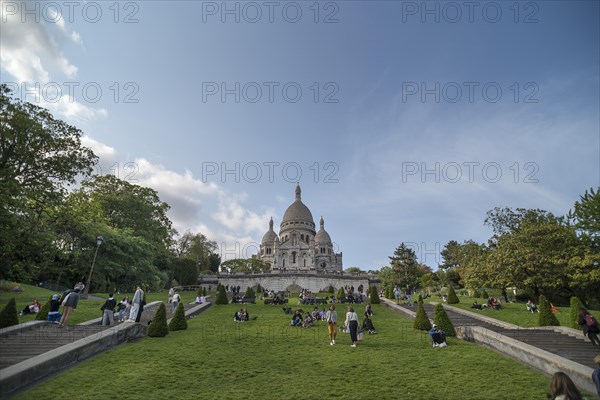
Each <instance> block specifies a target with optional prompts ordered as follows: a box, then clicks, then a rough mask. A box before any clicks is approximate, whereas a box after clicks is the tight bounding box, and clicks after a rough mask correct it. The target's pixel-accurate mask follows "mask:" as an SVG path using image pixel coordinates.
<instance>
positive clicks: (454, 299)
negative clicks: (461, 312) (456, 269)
mask: <svg viewBox="0 0 600 400" xmlns="http://www.w3.org/2000/svg"><path fill="white" fill-rule="evenodd" d="M458 303H460V300H458V296H457V295H456V292H455V291H454V288H453V287H452V285H449V286H448V304H458Z"/></svg>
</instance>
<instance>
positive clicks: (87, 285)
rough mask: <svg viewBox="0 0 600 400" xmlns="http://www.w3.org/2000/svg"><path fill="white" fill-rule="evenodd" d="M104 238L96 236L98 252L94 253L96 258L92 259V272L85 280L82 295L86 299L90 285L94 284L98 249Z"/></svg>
mask: <svg viewBox="0 0 600 400" xmlns="http://www.w3.org/2000/svg"><path fill="white" fill-rule="evenodd" d="M103 240H104V239H103V238H102V236H98V237H97V238H96V252H95V253H94V259H93V260H92V267H91V268H90V274H89V275H88V278H87V281H86V282H85V288H84V289H83V294H82V295H81V297H82V298H84V299H87V298H88V293H89V292H90V285H91V284H92V274H93V273H94V264H95V263H96V256H97V255H98V249H99V248H100V245H101V244H102V241H103Z"/></svg>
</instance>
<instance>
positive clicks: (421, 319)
mask: <svg viewBox="0 0 600 400" xmlns="http://www.w3.org/2000/svg"><path fill="white" fill-rule="evenodd" d="M413 327H414V328H415V329H419V330H422V331H428V330H430V329H431V322H430V321H429V318H428V317H427V313H426V312H425V306H424V305H423V302H420V303H418V304H417V315H416V316H415V320H414V321H413Z"/></svg>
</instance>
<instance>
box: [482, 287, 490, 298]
mask: <svg viewBox="0 0 600 400" xmlns="http://www.w3.org/2000/svg"><path fill="white" fill-rule="evenodd" d="M481 297H483V298H484V299H486V300H487V299H489V298H490V295H489V294H488V292H487V291H486V290H485V289H483V292H481Z"/></svg>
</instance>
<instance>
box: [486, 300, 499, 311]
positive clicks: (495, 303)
mask: <svg viewBox="0 0 600 400" xmlns="http://www.w3.org/2000/svg"><path fill="white" fill-rule="evenodd" d="M487 305H488V307H490V308H492V309H494V310H499V309H501V308H502V306H501V305H500V302H499V301H498V300H496V299H495V298H493V297H490V299H489V300H488V304H487Z"/></svg>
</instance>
